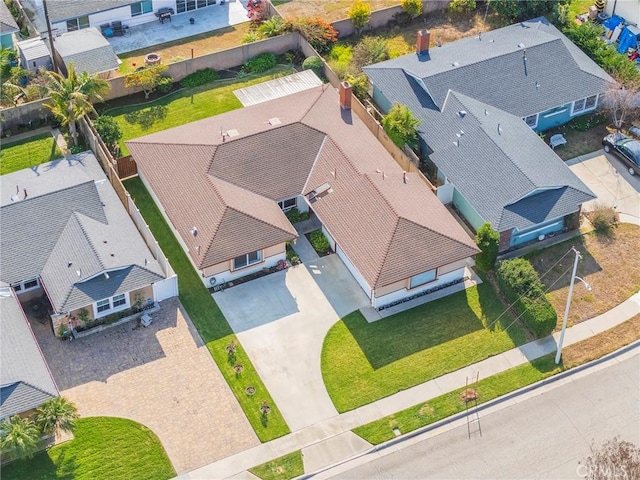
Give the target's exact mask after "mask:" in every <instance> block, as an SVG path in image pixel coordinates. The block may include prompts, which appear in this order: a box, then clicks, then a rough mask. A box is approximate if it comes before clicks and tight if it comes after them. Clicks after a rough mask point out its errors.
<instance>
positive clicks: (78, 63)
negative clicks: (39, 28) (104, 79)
mask: <svg viewBox="0 0 640 480" xmlns="http://www.w3.org/2000/svg"><path fill="white" fill-rule="evenodd" d="M53 47H54V49H55V51H56V54H58V57H56V58H58V59H59V60H61V62H58V64H59V66H60V68H61V69H62V72H63V74H64V75H67V70H68V68H69V64H70V63H73V64H74V67H75V70H76V72H87V73H89V74H92V75H93V74H99V75H100V76H108V72H110V71H112V70H116V69H117V68H118V67H119V66H120V63H121V62H120V60H119V59H118V56H117V55H116V54H115V52H114V51H113V47H112V46H111V44H110V43H109V42H108V41H107V39H106V38H104V37H103V36H102V34H101V33H100V31H99V30H98V29H97V28H93V27H91V28H87V29H85V30H79V31H76V32H68V33H63V34H62V35H59V36H57V37H54V39H53Z"/></svg>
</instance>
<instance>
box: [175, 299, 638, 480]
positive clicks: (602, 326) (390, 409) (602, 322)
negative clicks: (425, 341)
mask: <svg viewBox="0 0 640 480" xmlns="http://www.w3.org/2000/svg"><path fill="white" fill-rule="evenodd" d="M639 313H640V292H638V293H636V294H634V295H633V296H631V298H629V299H627V300H626V301H624V302H623V303H621V304H620V305H618V306H617V307H615V308H613V309H611V310H609V311H608V312H605V313H603V314H602V315H599V316H597V317H594V318H592V319H590V320H587V321H585V322H582V323H580V324H578V325H576V326H574V327H571V328H568V329H567V331H566V334H565V340H564V346H565V347H566V346H568V345H571V344H574V343H577V342H580V341H582V340H584V339H586V338H589V337H591V336H593V335H596V334H598V333H601V332H603V331H605V330H608V329H610V328H612V327H615V326H616V325H619V324H621V323H623V322H624V321H626V320H628V319H630V318H632V317H634V316H635V315H638V314H639ZM558 337H559V333H556V334H554V335H550V336H548V337H546V338H543V339H541V340H537V341H534V342H530V343H527V344H525V345H522V346H520V347H518V348H514V349H512V350H508V351H506V352H504V353H502V354H500V355H496V356H493V357H490V358H487V359H485V360H483V361H481V362H478V363H475V364H473V365H469V366H468V367H465V368H463V369H461V370H457V371H455V372H451V373H449V374H446V375H443V376H441V377H438V378H435V379H433V380H430V381H428V382H425V383H422V384H420V385H416V386H415V387H412V388H409V389H407V390H403V391H401V392H398V393H396V394H394V395H391V396H389V397H386V398H382V399H380V400H378V401H376V402H373V403H370V404H368V405H365V406H363V407H360V408H357V409H355V410H351V411H349V412H346V413H343V414H340V415H337V416H335V417H332V418H330V419H328V420H325V421H323V422H321V423H319V424H316V425H311V426H309V427H306V428H303V429H301V430H298V431H296V432H293V433H291V434H289V435H286V436H284V437H280V438H278V439H276V440H273V441H271V442H268V443H264V444H261V445H258V446H256V447H253V448H251V449H249V450H245V451H244V452H241V453H238V454H236V455H233V456H231V457H227V458H225V459H223V460H220V461H219V462H216V463H213V464H210V465H207V466H204V467H202V468H199V469H197V470H194V471H192V472H190V473H187V474H185V475H182V476H180V477H179V478H181V479H202V478H234V477H236V478H240V477H241V478H248V475H250V474H248V472H246V470H247V469H249V468H252V467H254V466H256V465H260V464H262V463H265V462H267V461H269V460H272V459H274V458H277V457H280V456H282V455H286V454H287V453H290V452H293V451H296V450H302V453H303V459H304V464H305V471H306V472H312V471H316V470H318V469H320V468H324V467H326V466H329V465H332V464H333V463H335V462H337V461H340V460H341V459H348V458H351V457H353V456H354V455H357V454H359V453H362V452H363V451H365V450H366V449H367V448H368V447H369V445H368V444H367V443H366V442H364V441H363V440H362V439H360V438H359V437H357V436H356V435H355V434H353V433H351V432H350V430H351V429H353V428H355V427H358V426H361V425H364V424H366V423H369V422H372V421H374V420H377V419H379V418H381V417H384V416H387V415H390V414H392V413H396V412H398V411H400V410H404V409H406V408H409V407H412V406H414V405H416V404H418V403H421V402H425V401H427V400H430V399H432V398H434V397H437V396H439V395H442V394H444V393H447V392H450V391H452V390H455V389H457V388H460V387H463V386H464V385H465V382H466V380H467V378H468V377H472V376H474V375H475V373H476V372H479V373H480V378H487V377H490V376H492V375H495V374H497V373H500V372H503V371H505V370H508V369H509V368H512V367H515V366H517V365H522V364H524V363H527V362H529V361H531V360H533V359H535V358H539V357H542V356H544V355H547V354H550V353H553V352H555V350H556V342H557V339H558ZM337 446H339V447H338V448H337ZM338 457H341V458H338Z"/></svg>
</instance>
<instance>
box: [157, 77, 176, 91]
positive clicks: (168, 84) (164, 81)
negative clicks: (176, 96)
mask: <svg viewBox="0 0 640 480" xmlns="http://www.w3.org/2000/svg"><path fill="white" fill-rule="evenodd" d="M156 88H157V89H158V91H159V92H160V93H169V92H170V91H171V89H172V88H173V78H171V77H161V78H160V80H159V81H158V86H157V87H156Z"/></svg>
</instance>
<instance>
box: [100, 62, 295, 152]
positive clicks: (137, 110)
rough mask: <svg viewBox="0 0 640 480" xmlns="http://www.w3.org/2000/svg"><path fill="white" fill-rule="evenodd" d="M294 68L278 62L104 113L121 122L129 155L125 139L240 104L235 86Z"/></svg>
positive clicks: (219, 112) (231, 108)
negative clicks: (259, 71) (255, 71)
mask: <svg viewBox="0 0 640 480" xmlns="http://www.w3.org/2000/svg"><path fill="white" fill-rule="evenodd" d="M294 72H295V70H294V69H293V68H292V67H289V66H284V65H278V66H276V67H274V68H272V69H271V70H269V71H268V72H267V73H264V74H262V75H253V76H248V77H245V78H242V79H237V78H235V79H230V80H218V81H216V82H214V83H211V84H207V85H203V86H201V87H195V88H187V89H183V90H179V91H177V92H175V93H173V94H170V95H167V96H165V97H162V98H160V99H158V100H155V101H152V102H148V103H144V104H138V105H130V106H126V107H118V108H114V109H111V110H106V111H104V112H101V113H102V114H108V115H111V116H112V117H114V118H115V120H116V122H118V124H119V125H120V128H121V129H122V133H123V136H122V139H121V140H120V151H121V152H122V155H123V156H126V155H129V150H128V149H127V147H126V145H125V144H124V142H125V141H126V140H131V139H133V138H138V137H141V136H143V135H148V134H150V133H154V132H159V131H161V130H166V129H167V128H172V127H178V126H180V125H185V124H187V123H190V122H195V121H196V120H201V119H203V118H208V117H211V116H214V115H219V114H221V113H224V112H228V111H229V110H235V109H237V108H240V107H242V104H241V103H240V100H238V99H237V98H236V96H235V95H234V94H233V91H234V90H237V89H238V88H243V87H248V86H249V85H255V84H257V83H262V82H266V81H267V80H271V79H273V78H277V77H281V76H283V75H289V74H291V73H294Z"/></svg>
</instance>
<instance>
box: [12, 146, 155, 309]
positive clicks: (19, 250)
mask: <svg viewBox="0 0 640 480" xmlns="http://www.w3.org/2000/svg"><path fill="white" fill-rule="evenodd" d="M0 186H1V187H2V192H0V198H1V199H2V202H1V205H2V206H1V207H0V208H1V210H0V228H1V230H2V236H1V237H0V256H1V258H0V260H1V261H2V270H0V281H2V282H4V283H7V284H11V283H15V282H18V281H21V280H25V279H29V278H34V277H37V276H40V278H41V279H42V281H43V283H44V285H45V287H46V288H47V292H48V294H49V297H50V298H49V299H50V301H51V302H52V305H53V307H54V308H55V309H56V310H57V311H59V312H64V311H69V310H71V309H74V308H76V306H78V305H77V304H76V303H74V302H77V301H79V300H78V299H80V298H82V300H83V301H86V303H85V304H84V305H86V304H88V303H92V302H93V301H96V300H100V299H103V298H106V297H108V296H110V295H109V293H110V292H111V291H113V285H112V282H109V281H107V280H106V279H105V278H104V276H102V275H100V276H99V279H103V280H104V281H102V282H100V281H98V280H94V281H93V283H92V285H91V288H90V289H88V290H87V291H89V292H91V294H92V295H95V297H93V299H90V298H87V297H86V296H85V297H82V296H78V295H75V294H74V291H75V290H76V289H80V290H82V288H83V287H80V286H79V285H81V284H82V282H85V281H87V280H90V279H91V278H92V277H93V276H95V275H96V274H99V273H101V272H103V271H111V270H115V269H121V268H123V267H130V266H132V265H137V266H138V267H139V268H140V269H142V270H144V271H145V272H147V273H145V274H144V275H142V274H136V275H134V276H132V277H130V278H129V279H128V283H127V285H128V286H132V288H131V289H134V288H140V287H144V286H146V285H149V284H150V283H152V282H154V281H157V280H160V279H162V278H163V273H162V269H161V267H160V265H159V264H158V262H157V261H156V260H155V259H154V258H153V256H152V255H151V252H150V251H149V249H148V248H147V245H146V244H145V243H144V240H143V239H142V238H141V237H140V234H139V232H138V230H137V229H136V227H135V225H134V224H133V222H132V220H131V218H130V217H129V215H128V214H127V212H126V210H125V209H124V207H123V206H122V204H121V203H120V200H119V199H118V196H117V194H116V193H115V191H114V190H113V188H112V187H111V185H110V184H109V182H108V181H107V179H106V177H105V175H104V173H103V172H102V170H101V168H100V166H99V165H98V162H97V160H96V159H95V157H94V156H93V155H92V154H91V153H89V152H85V153H83V154H79V155H76V156H70V157H66V158H65V160H60V161H56V162H51V163H48V164H43V165H39V166H38V167H37V168H34V169H25V170H21V171H19V172H15V173H11V174H7V175H3V176H1V177H0ZM16 186H17V187H18V190H19V191H20V194H19V195H18V197H19V199H17V200H14V201H13V202H12V201H11V196H12V194H15V192H16ZM23 189H26V190H27V193H28V196H27V198H26V199H24V198H23V197H24V193H23ZM78 272H80V273H79V274H78ZM133 280H137V281H139V282H142V283H139V284H137V285H133V283H132V282H133ZM100 285H101V286H102V287H103V290H102V291H101V290H100V289H99V288H98V287H99V286H100ZM87 288H88V287H87ZM84 305H79V306H84Z"/></svg>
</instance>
